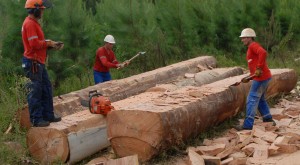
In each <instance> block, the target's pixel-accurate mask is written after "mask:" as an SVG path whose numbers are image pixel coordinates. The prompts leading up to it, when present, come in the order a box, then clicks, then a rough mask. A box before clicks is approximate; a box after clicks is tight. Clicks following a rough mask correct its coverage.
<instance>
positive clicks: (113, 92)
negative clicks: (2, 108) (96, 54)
mask: <svg viewBox="0 0 300 165" xmlns="http://www.w3.org/2000/svg"><path fill="white" fill-rule="evenodd" d="M216 65H217V62H216V59H215V58H214V57H212V56H200V57H197V58H193V59H190V60H186V61H182V62H179V63H176V64H173V65H169V66H166V67H162V68H158V69H155V70H152V71H149V72H145V73H142V74H138V75H134V76H131V77H127V78H124V79H119V80H112V81H108V82H105V83H100V84H97V85H93V86H90V87H87V88H85V89H81V90H78V91H74V92H71V93H68V94H64V95H61V96H57V97H54V99H53V103H54V111H55V113H56V114H58V115H60V116H62V117H64V116H67V115H71V114H73V113H76V112H79V111H81V110H83V109H84V108H82V107H81V106H80V103H81V101H82V100H88V95H89V91H93V90H98V91H99V92H101V93H102V94H103V95H104V96H107V97H109V98H110V100H111V101H112V102H114V101H118V100H122V99H125V98H127V97H130V96H133V95H136V94H139V93H142V92H144V91H145V90H147V89H148V88H150V87H154V86H155V85H156V84H159V83H167V82H171V81H173V80H176V79H177V78H179V77H183V76H184V74H185V73H197V72H199V71H201V69H205V68H210V67H213V68H215V67H216ZM199 67H200V68H199ZM18 116H19V119H20V120H19V121H20V125H21V126H22V127H25V128H30V125H31V124H30V121H29V112H28V107H24V108H23V109H22V110H19V115H18Z"/></svg>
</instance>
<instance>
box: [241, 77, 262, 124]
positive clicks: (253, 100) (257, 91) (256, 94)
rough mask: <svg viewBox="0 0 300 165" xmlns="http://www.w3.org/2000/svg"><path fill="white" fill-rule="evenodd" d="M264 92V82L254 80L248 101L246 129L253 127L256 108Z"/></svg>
mask: <svg viewBox="0 0 300 165" xmlns="http://www.w3.org/2000/svg"><path fill="white" fill-rule="evenodd" d="M262 92H263V89H262V84H261V83H260V82H259V81H255V80H253V81H252V85H251V88H250V91H249V95H248V97H247V103H246V119H245V121H244V125H243V128H245V129H252V127H253V124H254V117H255V115H256V109H257V107H258V104H259V100H260V98H261V96H262V94H263V93H262Z"/></svg>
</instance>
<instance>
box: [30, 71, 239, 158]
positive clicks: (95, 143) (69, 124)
mask: <svg viewBox="0 0 300 165" xmlns="http://www.w3.org/2000/svg"><path fill="white" fill-rule="evenodd" d="M205 73H211V74H213V75H214V76H212V77H211V76H209V74H203V75H202V78H203V79H205V80H207V83H208V82H211V81H213V80H217V79H218V77H224V76H226V77H230V76H235V75H239V74H241V73H242V69H241V68H239V67H234V68H219V69H213V70H209V71H207V72H205ZM197 74H200V73H197ZM215 75H217V77H216V76H215ZM198 77H201V76H198ZM181 81H184V79H181V78H180V79H179V80H176V81H174V82H176V83H178V84H180V85H179V86H176V85H174V84H173V85H174V86H175V88H174V90H175V89H179V88H181V87H183V85H184V83H180V82H181ZM176 83H175V84H176ZM166 90H167V89H166ZM168 91H171V89H168ZM147 93H149V94H151V93H153V92H147ZM156 93H159V92H158V91H156ZM137 101H138V100H137ZM118 105H119V104H118ZM124 106H127V104H125V105H124ZM49 130H55V131H54V132H56V134H58V135H64V136H61V139H59V138H57V137H56V136H54V137H55V138H56V139H52V137H47V136H43V135H44V134H47V132H49ZM44 132H46V133H44ZM40 134H41V136H39V135H40ZM39 137H43V139H44V140H43V144H42V143H36V141H39V139H38V138H39ZM54 141H55V143H54ZM27 142H28V143H27V145H28V148H32V149H30V150H29V151H30V153H31V154H32V155H33V156H34V157H36V158H37V159H38V160H46V162H47V161H48V162H52V161H54V158H60V159H61V160H62V161H63V162H65V161H68V162H69V163H74V162H77V161H79V160H81V159H83V158H84V157H87V156H89V155H92V154H93V153H95V152H97V151H100V150H101V149H103V148H105V147H107V146H108V145H110V143H109V141H108V139H107V132H106V120H105V118H103V117H102V115H95V114H91V113H90V112H89V111H88V110H87V109H85V110H83V111H80V112H77V113H75V114H72V115H68V116H65V117H63V118H62V121H61V122H58V123H51V125H50V126H49V127H47V128H43V129H39V128H31V129H30V130H29V132H28V135H27ZM65 143H67V144H68V145H67V144H65ZM45 144H46V145H45ZM46 146H47V147H46ZM51 147H54V148H55V150H62V151H68V154H67V155H69V159H67V158H66V157H65V156H64V155H60V153H61V152H58V153H53V152H51V153H49V152H47V150H49V149H51ZM34 148H38V149H39V150H36V149H34ZM37 155H39V156H37Z"/></svg>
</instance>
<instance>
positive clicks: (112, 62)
mask: <svg viewBox="0 0 300 165" xmlns="http://www.w3.org/2000/svg"><path fill="white" fill-rule="evenodd" d="M104 42H105V44H104V46H102V47H100V48H98V50H97V52H96V57H95V63H94V68H93V69H94V81H95V84H98V83H102V82H105V81H110V80H111V75H110V72H109V69H110V68H117V69H120V68H123V67H125V66H127V65H129V61H125V62H123V63H121V64H120V63H119V62H118V61H117V59H116V56H115V53H114V52H113V50H112V48H113V46H114V44H115V43H116V42H115V38H114V37H113V36H112V35H107V36H105V38H104Z"/></svg>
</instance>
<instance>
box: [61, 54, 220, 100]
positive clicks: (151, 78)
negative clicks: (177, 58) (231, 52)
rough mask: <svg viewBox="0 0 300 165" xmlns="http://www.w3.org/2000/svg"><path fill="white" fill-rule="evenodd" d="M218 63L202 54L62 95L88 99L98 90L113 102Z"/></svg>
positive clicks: (213, 66)
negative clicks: (92, 92)
mask: <svg viewBox="0 0 300 165" xmlns="http://www.w3.org/2000/svg"><path fill="white" fill-rule="evenodd" d="M216 65H217V62H216V59H215V58H214V57H212V56H200V57H197V58H193V59H190V60H186V61H182V62H179V63H176V64H172V65H169V66H165V67H162V68H158V69H155V70H152V71H149V72H144V73H141V74H138V75H134V76H131V77H127V78H124V79H120V80H112V81H108V82H104V83H100V84H97V85H94V86H90V87H88V88H85V89H82V90H79V91H75V92H71V93H69V94H66V95H62V97H67V96H69V95H73V96H74V95H75V96H77V97H79V98H80V99H83V100H87V99H88V93H89V91H93V90H97V91H99V92H100V93H102V94H103V95H104V96H107V97H109V98H110V100H111V101H112V102H115V101H118V100H122V99H125V98H127V97H130V96H133V95H136V94H139V93H142V92H144V91H145V90H147V89H148V88H151V87H154V86H155V85H156V84H163V83H168V82H171V81H173V80H176V79H177V78H179V77H183V76H184V74H185V73H197V72H199V71H202V69H208V68H211V67H212V68H215V67H216Z"/></svg>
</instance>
